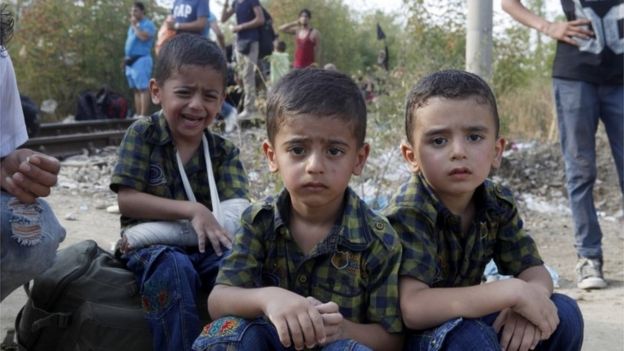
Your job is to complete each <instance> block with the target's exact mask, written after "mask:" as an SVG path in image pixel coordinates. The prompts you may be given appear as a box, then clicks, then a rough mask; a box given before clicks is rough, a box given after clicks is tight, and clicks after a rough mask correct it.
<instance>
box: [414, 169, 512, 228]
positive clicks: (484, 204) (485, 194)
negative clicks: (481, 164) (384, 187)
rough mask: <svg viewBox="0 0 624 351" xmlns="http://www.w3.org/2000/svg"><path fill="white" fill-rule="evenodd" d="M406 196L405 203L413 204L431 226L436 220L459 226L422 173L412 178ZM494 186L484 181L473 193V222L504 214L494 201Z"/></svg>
mask: <svg viewBox="0 0 624 351" xmlns="http://www.w3.org/2000/svg"><path fill="white" fill-rule="evenodd" d="M408 187H409V188H411V189H407V190H408V191H407V192H406V194H409V195H410V196H409V198H406V199H404V200H405V201H407V203H411V204H413V206H415V207H416V208H417V209H419V210H420V212H421V213H423V214H424V215H425V216H426V217H427V219H428V220H429V221H431V223H432V224H435V223H438V220H442V221H444V222H452V223H457V224H459V223H460V222H461V221H460V218H459V216H457V215H455V214H453V213H452V212H451V211H449V209H448V208H447V207H446V206H445V205H444V203H443V202H442V201H441V200H440V199H439V198H438V197H437V196H436V195H435V193H434V192H433V189H431V186H430V185H429V183H427V180H426V179H425V178H424V176H423V175H422V173H418V174H416V175H414V176H412V179H411V180H410V182H409V184H408ZM494 188H495V185H494V183H492V182H491V181H490V180H488V179H486V180H485V181H484V182H483V184H481V185H480V186H479V187H478V188H477V189H476V190H475V192H474V195H473V198H474V201H475V216H474V219H473V222H483V221H487V220H488V219H490V218H496V216H497V215H499V214H500V213H502V212H504V209H502V208H501V207H500V206H499V205H498V204H497V201H496V192H495V189H494Z"/></svg>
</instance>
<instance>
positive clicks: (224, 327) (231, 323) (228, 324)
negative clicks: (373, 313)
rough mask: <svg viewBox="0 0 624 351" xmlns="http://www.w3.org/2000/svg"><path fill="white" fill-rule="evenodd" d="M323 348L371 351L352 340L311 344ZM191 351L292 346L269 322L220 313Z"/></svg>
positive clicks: (289, 350) (265, 350) (327, 350)
mask: <svg viewBox="0 0 624 351" xmlns="http://www.w3.org/2000/svg"><path fill="white" fill-rule="evenodd" d="M315 349H318V350H323V351H371V349H370V348H368V347H366V346H364V345H362V344H360V343H358V342H356V341H355V340H350V339H343V340H338V341H334V342H332V343H330V344H328V345H325V346H324V347H322V348H321V347H319V348H315ZM193 350H194V351H207V350H211V351H231V350H254V351H274V350H284V351H294V350H295V348H294V347H289V348H286V347H284V346H282V344H281V342H280V340H279V336H278V334H277V330H276V329H275V327H274V326H273V324H271V322H269V321H267V320H265V319H263V318H258V319H254V320H247V319H243V318H239V317H223V318H220V319H217V320H216V321H214V322H212V323H210V324H209V325H207V326H206V327H205V328H204V330H203V331H202V333H201V335H200V336H199V338H197V340H195V342H194V343H193Z"/></svg>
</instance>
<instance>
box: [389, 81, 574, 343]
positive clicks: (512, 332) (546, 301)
mask: <svg viewBox="0 0 624 351" xmlns="http://www.w3.org/2000/svg"><path fill="white" fill-rule="evenodd" d="M405 130H406V134H407V142H405V143H403V144H402V145H401V153H402V154H403V157H404V158H405V160H406V161H407V164H408V166H409V167H410V169H411V171H412V172H413V176H412V178H411V179H410V180H409V182H407V183H406V184H404V185H403V186H402V187H401V188H400V189H399V191H398V193H397V194H396V195H395V197H394V198H393V200H392V201H391V204H390V206H389V208H388V209H387V212H386V213H387V215H388V218H389V220H390V222H391V223H392V225H393V226H394V228H395V229H396V230H397V233H398V234H399V236H400V237H401V240H402V242H403V257H402V264H401V269H400V272H399V276H400V277H399V286H400V299H401V312H402V315H403V320H404V322H405V325H406V326H407V327H408V328H409V329H410V331H409V332H408V334H407V336H408V337H407V339H406V349H408V350H501V349H503V350H529V349H539V350H579V349H580V347H581V344H582V340H583V319H582V316H581V313H580V311H579V309H578V306H577V305H576V302H575V301H573V300H572V299H570V298H569V297H567V296H565V295H560V294H553V284H552V280H551V278H550V275H549V274H548V272H547V270H546V269H545V267H544V265H543V262H542V259H541V258H540V256H539V254H538V252H537V247H536V245H535V242H534V241H533V239H532V238H531V237H530V236H528V235H527V234H526V233H525V232H524V230H523V229H522V220H521V219H520V216H519V215H518V211H517V209H516V205H515V203H514V199H513V197H512V194H511V192H510V191H509V190H508V189H506V188H504V187H502V186H499V185H496V184H493V183H492V182H491V181H489V180H487V179H486V178H487V176H488V174H489V172H490V170H491V169H492V168H496V167H498V166H499V165H500V161H501V157H502V152H503V148H504V146H505V140H504V139H502V138H500V137H499V135H498V132H499V117H498V112H497V108H496V100H495V98H494V95H493V93H492V91H491V90H490V88H489V87H488V85H487V83H485V82H484V81H483V80H482V79H481V78H479V77H478V76H476V75H474V74H471V73H467V72H463V71H457V70H448V71H442V72H437V73H433V74H431V75H429V76H427V77H425V78H423V79H422V80H420V81H419V82H418V83H417V84H416V85H415V86H414V88H412V90H411V92H410V93H409V95H408V98H407V106H406V109H405ZM492 258H493V259H494V261H495V262H496V264H497V266H498V268H499V270H501V272H502V273H503V274H507V275H513V276H514V278H512V279H507V280H502V281H497V282H493V283H488V284H481V277H482V274H483V271H484V268H485V265H486V264H487V263H488V261H490V259H492Z"/></svg>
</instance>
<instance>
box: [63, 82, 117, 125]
mask: <svg viewBox="0 0 624 351" xmlns="http://www.w3.org/2000/svg"><path fill="white" fill-rule="evenodd" d="M127 115H128V100H126V98H125V97H123V96H122V95H121V94H119V93H116V92H114V91H111V90H109V89H108V88H101V89H100V90H98V92H93V91H83V92H82V93H80V95H79V96H78V103H77V106H76V117H75V119H76V121H87V120H93V119H107V118H116V119H123V118H126V116H127Z"/></svg>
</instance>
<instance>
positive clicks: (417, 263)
mask: <svg viewBox="0 0 624 351" xmlns="http://www.w3.org/2000/svg"><path fill="white" fill-rule="evenodd" d="M474 200H475V201H476V206H475V207H476V214H475V218H474V220H473V223H472V225H471V227H470V230H469V233H468V234H466V235H463V234H462V230H461V220H460V217H459V216H456V215H453V214H452V213H451V212H450V211H449V210H448V209H447V208H446V207H445V206H444V204H443V203H442V202H441V201H440V200H439V199H438V198H437V197H436V196H435V194H434V193H433V192H432V190H431V188H430V187H429V185H428V184H427V183H426V182H425V180H424V179H423V177H422V175H420V174H419V175H415V176H413V177H412V178H411V179H410V181H409V182H407V183H406V184H403V186H402V187H401V188H400V189H399V191H398V193H397V194H396V195H395V196H394V198H393V199H392V201H391V203H390V206H389V207H388V208H387V209H386V211H385V213H386V215H387V216H388V219H389V220H390V223H392V226H393V227H394V229H396V231H397V233H398V234H399V237H400V238H401V240H402V242H403V258H402V261H403V262H402V264H401V270H400V273H399V275H401V276H409V277H412V278H415V279H418V280H420V281H422V282H424V283H425V284H427V285H429V286H430V287H460V286H471V285H476V284H479V283H480V282H481V277H482V275H483V270H484V269H485V265H486V264H487V263H488V262H489V261H490V259H492V258H493V259H494V261H495V262H496V265H497V266H498V270H499V271H500V272H501V274H505V275H514V276H516V275H518V274H520V273H521V272H522V271H524V270H525V269H527V268H529V267H532V266H536V265H541V264H543V262H542V259H541V258H540V256H539V253H538V252H537V247H536V246H535V242H534V241H533V239H532V238H531V237H530V236H529V235H527V234H526V233H525V231H524V230H523V229H522V220H521V219H520V216H519V215H518V210H517V209H516V205H515V203H514V199H513V195H512V193H511V191H509V189H507V188H504V187H502V186H499V185H496V184H494V183H492V182H490V181H489V180H486V181H485V182H484V183H483V184H482V185H481V186H480V187H478V188H477V190H476V191H475V195H474Z"/></svg>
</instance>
